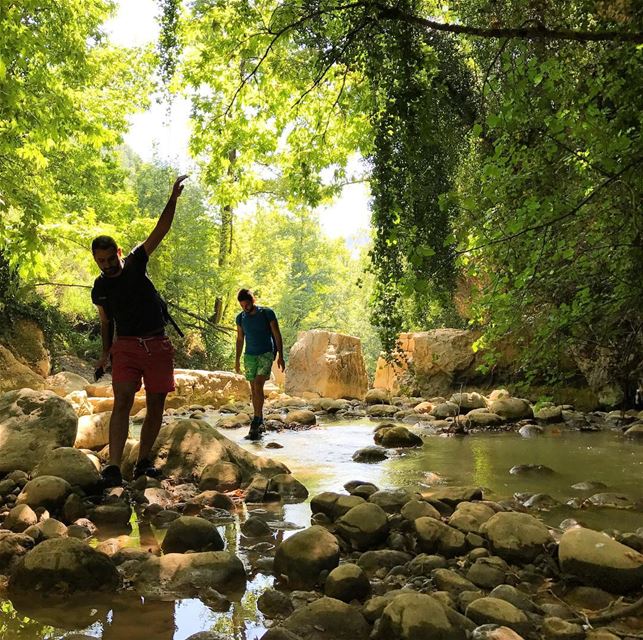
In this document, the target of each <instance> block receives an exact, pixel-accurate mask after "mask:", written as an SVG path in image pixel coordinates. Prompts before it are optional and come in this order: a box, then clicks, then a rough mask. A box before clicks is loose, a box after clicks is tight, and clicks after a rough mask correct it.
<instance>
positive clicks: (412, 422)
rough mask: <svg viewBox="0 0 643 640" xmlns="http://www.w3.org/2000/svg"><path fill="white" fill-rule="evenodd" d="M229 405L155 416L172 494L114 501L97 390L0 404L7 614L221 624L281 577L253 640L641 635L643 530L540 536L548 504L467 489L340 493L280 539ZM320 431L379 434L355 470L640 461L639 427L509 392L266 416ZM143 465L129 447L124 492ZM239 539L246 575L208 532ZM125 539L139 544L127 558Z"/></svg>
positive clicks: (12, 396) (266, 471)
mask: <svg viewBox="0 0 643 640" xmlns="http://www.w3.org/2000/svg"><path fill="white" fill-rule="evenodd" d="M56 391H57V392H58V394H57V393H55V392H56ZM65 392H68V393H65ZM88 392H89V395H87V394H88ZM98 393H100V394H103V395H98ZM59 394H60V395H59ZM63 394H64V395H63ZM224 396H225V394H221V393H220V394H219V396H217V397H219V398H221V402H222V404H219V406H218V413H217V415H220V418H219V419H218V422H217V428H213V427H212V426H211V425H210V424H209V423H208V422H207V420H206V419H205V418H207V417H208V415H209V414H210V413H211V411H212V409H213V406H214V405H210V406H208V405H207V404H196V403H189V404H184V405H182V406H176V407H175V408H170V409H168V411H167V415H166V416H165V424H164V427H163V428H162V430H161V434H160V436H159V440H158V443H157V445H156V447H155V449H154V452H153V453H154V456H155V460H154V462H155V464H156V465H157V466H159V467H160V468H161V469H162V470H163V473H164V475H165V479H163V480H153V479H149V478H142V479H139V480H138V481H136V482H131V483H128V484H126V486H124V487H122V488H116V489H109V490H103V489H102V487H101V485H100V476H99V473H98V469H99V466H100V461H101V460H102V459H104V458H105V456H106V453H107V452H106V449H105V443H106V428H105V427H106V424H107V422H108V418H109V413H108V412H105V411H97V412H96V409H104V408H105V407H103V406H97V404H98V401H96V400H95V398H102V401H103V402H105V404H106V405H107V404H108V403H109V401H110V400H111V397H110V394H109V387H108V386H106V385H102V386H101V385H99V386H96V385H89V384H88V383H86V384H85V385H84V386H83V388H80V389H79V388H77V389H73V390H72V391H69V387H68V386H64V385H60V386H59V387H58V388H56V389H54V390H53V391H33V390H28V389H22V390H17V391H11V392H9V393H7V394H5V395H3V396H0V441H1V442H2V456H0V476H1V477H0V527H1V528H0V574H2V575H4V576H5V577H6V581H5V583H6V589H7V596H8V597H9V598H12V599H20V598H25V597H28V598H35V597H36V596H37V595H46V596H47V597H48V598H53V599H56V598H62V597H66V596H68V595H70V594H74V593H76V594H78V595H79V596H80V597H84V596H83V595H82V594H84V593H86V592H107V593H111V594H114V593H129V592H132V593H135V594H139V595H143V596H145V597H147V598H164V599H167V598H182V597H199V598H201V599H203V600H204V601H206V602H209V603H212V602H216V606H218V607H222V608H225V606H226V602H228V603H229V601H230V600H234V599H237V598H238V597H239V596H240V594H242V593H243V591H244V590H245V588H246V581H247V579H248V578H249V577H250V576H252V575H253V573H254V572H257V571H260V572H262V573H267V574H271V575H273V576H274V577H275V579H276V583H275V586H276V588H274V589H269V590H268V591H266V592H265V593H264V594H263V595H262V596H261V597H260V599H259V603H258V607H259V609H260V611H261V612H262V614H263V615H264V616H265V618H266V619H267V620H268V621H269V624H270V629H269V630H268V631H267V632H266V634H265V635H264V636H263V637H264V638H265V639H266V640H269V639H272V640H274V639H275V638H276V639H278V640H279V639H280V638H281V639H285V640H288V639H290V640H297V639H299V640H309V639H310V640H326V639H328V640H330V639H340V640H341V639H342V638H350V639H351V640H354V639H355V638H357V639H359V638H374V639H375V638H382V639H383V638H394V639H398V638H399V639H407V638H408V639H413V640H415V639H418V640H421V639H422V638H465V637H473V638H477V639H478V640H482V639H483V638H495V639H497V640H500V639H503V638H517V637H523V638H541V637H546V638H561V639H562V638H579V639H580V638H593V639H594V640H599V639H601V638H604V639H605V640H607V639H608V638H619V637H620V638H628V637H637V634H638V633H639V630H640V626H637V625H640V618H637V616H638V615H640V610H631V609H630V610H628V609H627V608H626V607H627V606H628V605H630V604H632V603H635V602H637V601H638V599H639V598H640V597H641V595H642V592H643V555H642V554H641V551H643V529H638V530H636V531H629V532H616V531H609V532H599V531H592V530H590V529H587V528H584V527H582V526H579V525H578V523H576V522H574V521H566V522H563V523H561V525H560V527H557V528H551V527H548V526H546V525H545V524H543V522H542V521H541V520H540V519H539V518H538V517H537V516H538V509H539V508H541V507H542V508H547V500H546V497H543V496H540V497H539V498H538V499H534V497H533V496H529V497H524V496H515V497H514V498H511V499H508V500H505V501H502V500H497V501H492V500H488V499H487V498H486V496H485V495H484V491H483V490H482V489H480V488H479V487H453V486H441V485H439V484H436V485H435V486H433V487H429V488H427V489H426V490H425V491H422V492H417V491H413V490H409V489H407V488H403V487H398V488H383V487H378V486H375V485H374V484H372V483H369V482H364V481H360V480H359V479H346V480H349V481H348V482H346V484H345V486H344V488H345V492H343V493H338V492H324V493H321V494H318V495H315V496H313V497H312V498H311V502H310V504H311V511H312V517H311V522H310V526H309V527H307V528H306V529H304V530H302V531H299V532H297V533H295V534H293V535H290V536H289V537H286V536H284V533H283V532H284V528H285V524H284V523H275V522H273V521H272V520H271V518H270V516H269V513H270V512H269V511H268V510H266V509H265V507H266V503H270V502H273V503H288V502H297V501H303V500H306V499H308V498H309V496H308V491H307V489H306V487H305V486H304V485H303V484H302V483H301V482H299V481H298V480H297V479H296V478H294V477H293V476H292V474H291V473H290V471H289V469H288V468H287V466H286V465H284V464H283V463H282V462H278V461H275V460H272V459H270V458H267V457H264V456H257V455H254V454H252V453H250V452H249V451H247V450H246V449H244V448H243V447H241V446H239V445H237V444H235V443H234V442H232V441H231V440H229V439H228V438H226V437H225V436H224V435H223V434H224V433H225V430H226V429H229V428H238V427H240V426H241V427H244V426H245V425H246V424H247V422H248V421H249V416H248V413H247V411H248V409H249V407H248V405H247V401H245V400H243V399H242V400H234V398H230V397H229V396H226V397H224ZM92 399H94V400H93V401H92ZM177 404H178V403H177ZM333 416H334V417H341V418H346V419H348V418H364V417H371V418H373V420H374V425H373V445H372V446H370V447H366V448H362V449H361V450H358V451H356V452H355V455H354V459H355V460H364V461H366V462H376V461H377V460H381V459H382V458H383V457H385V456H387V455H389V452H391V451H393V450H395V451H404V450H409V449H412V448H414V447H418V446H421V445H422V444H423V442H424V439H423V437H424V436H427V435H436V434H441V435H443V436H446V437H463V436H466V434H467V433H471V432H475V431H478V430H516V431H518V433H519V434H520V436H522V437H525V438H537V437H539V435H541V434H542V432H543V431H546V430H551V429H570V430H571V429H574V430H576V429H578V430H584V431H592V430H605V429H613V430H616V431H617V432H618V433H620V434H623V437H624V438H627V439H628V440H630V441H631V443H632V446H638V443H637V441H638V439H639V438H640V434H641V432H642V430H643V422H642V421H641V417H642V416H641V415H640V414H637V413H635V412H629V413H626V414H622V413H620V412H618V413H616V412H612V413H600V412H593V413H581V412H578V411H575V410H574V409H573V407H571V406H553V405H548V404H543V403H541V404H540V405H537V406H535V407H534V406H532V405H531V404H530V403H529V402H527V401H525V400H522V399H519V398H512V397H510V396H509V394H508V393H506V392H504V391H502V390H497V391H495V392H493V393H492V394H491V395H490V396H488V397H485V396H482V395H480V394H478V393H466V394H465V393H462V394H453V395H451V396H450V397H449V398H445V397H433V398H405V397H390V396H389V395H388V394H386V393H385V392H383V391H381V390H371V391H370V392H368V394H367V396H366V400H365V401H357V400H343V399H325V398H318V397H307V398H297V397H290V396H285V395H283V394H279V393H276V392H275V393H273V394H272V396H271V398H270V399H269V401H268V404H267V426H268V429H269V430H271V431H279V430H282V429H310V428H314V426H315V424H316V423H317V422H318V421H319V420H330V419H332V417H333ZM142 417H143V414H142V413H139V414H138V415H136V416H134V417H133V421H134V423H136V422H137V421H140V420H141V419H142ZM277 446H278V445H277ZM136 447H137V442H136V440H135V439H131V440H130V441H128V455H127V461H126V463H125V465H124V467H125V468H124V472H125V473H126V474H127V473H128V472H129V471H130V469H131V465H132V463H133V461H134V459H135V457H136ZM606 463H608V462H607V461H606ZM540 467H541V468H535V466H533V465H532V466H530V465H516V467H515V468H513V469H512V470H511V473H516V474H520V473H528V474H534V473H535V474H538V473H545V474H546V473H548V470H547V469H546V468H542V465H540ZM586 489H587V491H589V492H592V491H595V493H593V494H592V496H591V497H590V498H587V500H589V502H590V503H591V504H594V503H596V504H602V505H606V504H607V505H609V506H612V507H621V508H622V507H626V508H628V509H634V510H636V509H640V504H638V503H636V501H630V502H629V503H628V504H623V503H620V504H619V497H618V496H617V495H615V494H614V495H613V494H608V493H606V492H605V491H603V492H601V487H600V486H596V487H586ZM529 500H531V502H529ZM233 522H238V523H239V526H240V535H241V540H242V544H243V546H244V547H245V548H248V549H252V554H251V555H252V560H251V561H250V562H249V561H248V560H247V559H246V564H245V566H244V563H243V562H242V560H241V559H240V558H239V557H238V555H237V553H236V549H231V548H230V546H229V542H228V541H227V540H225V539H224V538H223V537H222V536H221V533H220V529H219V527H220V526H221V525H223V524H229V523H233ZM132 524H134V525H135V526H136V527H137V529H138V532H139V536H140V541H141V544H140V546H139V547H134V548H133V547H131V546H130V545H131V539H130V538H129V537H128V535H127V534H128V532H129V531H130V530H131V529H130V528H131V525H132ZM642 524H643V522H642ZM152 528H153V529H154V530H156V531H157V533H158V532H159V531H160V532H164V536H159V535H157V536H154V535H152V534H151V531H152ZM97 531H98V532H100V533H101V534H102V535H101V536H100V539H101V540H102V541H101V542H99V543H98V544H97V543H96V539H97V538H96V533H97ZM106 532H107V533H108V535H109V532H112V533H113V535H111V537H108V535H106ZM284 538H285V539H284ZM157 540H160V543H159V542H157ZM210 637H212V638H214V637H215V636H210Z"/></svg>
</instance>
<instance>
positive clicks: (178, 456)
mask: <svg viewBox="0 0 643 640" xmlns="http://www.w3.org/2000/svg"><path fill="white" fill-rule="evenodd" d="M137 456H138V446H134V447H132V449H131V451H130V452H129V454H128V456H127V458H126V460H125V462H124V464H123V469H124V471H125V473H126V474H127V473H128V472H129V471H131V469H133V467H134V464H135V463H136V458H137ZM150 460H151V462H152V464H154V466H156V467H157V468H158V469H160V470H161V471H162V472H163V474H164V475H166V476H176V477H183V478H186V477H195V478H199V477H200V476H201V474H202V473H203V470H204V469H205V467H206V466H208V465H213V464H216V463H218V462H232V463H234V464H236V465H237V466H238V467H239V468H240V469H241V473H242V477H243V479H244V480H250V478H251V477H252V476H253V475H255V474H256V473H260V474H262V475H264V476H266V477H271V476H274V475H277V474H279V473H290V471H289V469H288V467H286V466H285V465H284V464H282V463H281V462H276V461H275V460H272V459H271V458H264V457H263V456H256V455H254V454H252V453H250V452H249V451H247V450H246V449H244V448H243V447H240V446H239V445H238V444H236V443H234V442H232V440H229V439H228V438H226V437H225V436H224V435H222V434H221V433H219V431H217V430H216V429H215V428H213V427H211V426H210V425H209V424H207V423H206V422H203V421H202V420H175V421H173V422H170V423H169V424H167V425H166V426H164V427H163V428H162V429H161V430H160V432H159V435H158V437H157V438H156V442H155V443H154V447H153V449H152V451H151V453H150Z"/></svg>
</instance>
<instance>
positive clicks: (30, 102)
mask: <svg viewBox="0 0 643 640" xmlns="http://www.w3.org/2000/svg"><path fill="white" fill-rule="evenodd" d="M112 10H113V5H112V3H111V2H108V1H107V0H89V2H85V3H82V4H81V3H78V2H76V1H75V0H60V1H58V0H56V1H53V0H50V1H38V2H36V1H29V2H19V3H2V6H1V7H0V31H1V32H2V39H0V93H1V94H2V101H0V123H1V125H0V184H1V187H0V189H1V191H0V213H1V215H0V243H2V246H4V249H5V251H6V252H7V253H8V255H9V257H10V259H11V260H12V261H13V262H17V261H18V259H19V257H21V256H24V255H25V254H30V255H32V256H33V257H34V259H33V260H30V261H21V264H20V266H21V268H22V270H23V271H27V270H31V271H38V269H39V268H40V267H42V261H39V260H38V259H37V257H38V253H37V249H38V248H39V247H41V246H42V242H43V241H48V240H51V241H53V242H56V241H57V236H58V234H57V232H56V231H55V229H54V228H53V227H50V228H49V229H44V228H43V227H45V226H47V225H63V226H64V225H68V226H69V227H70V228H71V229H72V231H73V229H74V228H75V227H79V226H81V224H82V225H84V226H89V227H91V226H93V225H94V224H95V222H96V220H97V218H98V217H100V218H101V219H102V220H103V221H104V222H106V223H110V222H114V221H115V220H116V219H118V218H119V216H120V215H124V213H125V211H124V204H126V203H124V202H123V201H122V199H121V197H120V194H119V190H120V187H121V185H122V179H123V175H124V174H123V173H122V172H121V171H120V169H119V168H118V165H117V162H116V158H115V156H114V152H113V150H114V148H115V147H116V146H117V145H118V143H119V142H120V137H121V135H122V134H123V133H124V132H125V131H126V129H127V126H128V123H127V119H126V116H127V114H129V113H131V112H132V111H133V110H135V109H136V108H137V107H140V106H142V105H143V104H145V102H146V100H147V98H146V96H147V91H146V88H147V82H148V81H147V78H148V77H149V70H150V66H149V58H148V57H146V56H145V55H143V56H141V55H140V52H134V51H130V50H124V49H118V50H117V49H114V48H111V47H110V46H108V45H107V44H106V42H105V38H104V36H103V34H102V32H101V25H102V23H103V22H104V21H105V20H106V19H107V17H109V15H110V13H111V11H112Z"/></svg>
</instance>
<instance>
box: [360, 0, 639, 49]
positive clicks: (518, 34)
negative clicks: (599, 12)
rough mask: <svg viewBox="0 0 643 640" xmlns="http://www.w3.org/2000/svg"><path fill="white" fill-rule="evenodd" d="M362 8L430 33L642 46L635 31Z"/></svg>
mask: <svg viewBox="0 0 643 640" xmlns="http://www.w3.org/2000/svg"><path fill="white" fill-rule="evenodd" d="M363 5H364V6H369V5H370V6H373V7H377V8H379V9H380V14H379V17H380V18H382V19H384V20H400V21H402V22H407V23H409V24H415V25H417V26H419V27H424V28H425V29H430V30H433V31H446V32H447V33H459V34H463V35H468V36H476V37H478V38H521V39H527V40H532V39H544V40H572V41H575V42H632V43H634V44H641V43H643V33H641V32H637V31H575V30H574V29H549V28H547V27H546V26H545V25H544V24H537V25H536V26H521V27H499V28H493V29H485V28H483V27H471V26H468V25H465V24H449V23H446V22H436V21H435V20H429V19H427V18H421V17H420V16H416V15H413V14H411V13H406V12H404V11H402V10H401V9H398V8H397V7H387V6H386V5H382V4H380V3H370V2H365V3H363Z"/></svg>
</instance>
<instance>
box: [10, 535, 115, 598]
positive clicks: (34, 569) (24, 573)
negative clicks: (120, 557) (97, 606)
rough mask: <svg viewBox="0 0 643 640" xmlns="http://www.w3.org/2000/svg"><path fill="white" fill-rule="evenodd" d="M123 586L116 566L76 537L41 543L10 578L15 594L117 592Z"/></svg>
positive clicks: (11, 587) (19, 564)
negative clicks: (27, 592)
mask: <svg viewBox="0 0 643 640" xmlns="http://www.w3.org/2000/svg"><path fill="white" fill-rule="evenodd" d="M119 584H120V579H119V576H118V571H117V570H116V566H115V565H114V563H113V562H112V561H111V560H110V559H109V558H108V557H107V556H106V555H105V554H103V553H100V552H98V551H96V550H95V549H92V547H90V546H89V545H87V544H85V543H84V542H81V541H80V540H76V539H75V538H52V539H50V540H45V541H44V542H41V543H40V544H39V545H38V546H37V547H35V548H34V549H32V550H31V551H29V552H28V553H27V554H26V555H25V556H24V558H23V559H22V560H21V561H20V562H19V563H18V564H17V566H16V567H15V569H14V571H13V572H12V574H11V577H10V579H9V589H10V590H12V591H29V592H33V591H40V592H42V593H46V594H47V595H50V594H61V595H62V594H67V593H70V592H75V591H116V589H117V588H118V586H119Z"/></svg>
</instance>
